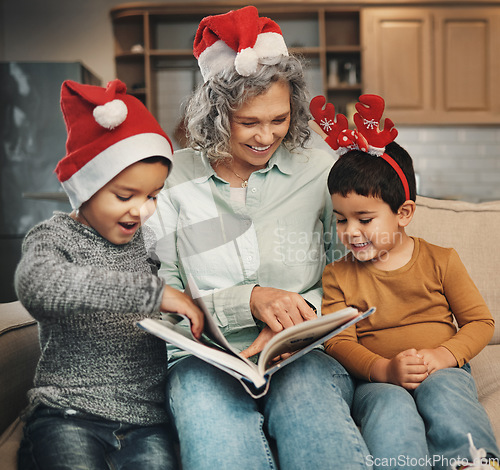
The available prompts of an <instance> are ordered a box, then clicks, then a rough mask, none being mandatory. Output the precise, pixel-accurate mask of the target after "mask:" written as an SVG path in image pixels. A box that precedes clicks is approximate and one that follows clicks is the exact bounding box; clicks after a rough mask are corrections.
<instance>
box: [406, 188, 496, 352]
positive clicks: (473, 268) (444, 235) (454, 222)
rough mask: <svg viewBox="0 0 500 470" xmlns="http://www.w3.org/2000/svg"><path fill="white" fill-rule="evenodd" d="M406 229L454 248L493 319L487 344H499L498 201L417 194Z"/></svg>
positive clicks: (435, 242) (413, 233)
mask: <svg viewBox="0 0 500 470" xmlns="http://www.w3.org/2000/svg"><path fill="white" fill-rule="evenodd" d="M407 233H408V234H409V235H414V236H417V237H421V238H424V239H425V240H427V241H428V242H429V243H434V244H436V245H441V246H446V247H453V248H455V249H456V250H457V252H458V254H459V256H460V258H461V259H462V262H463V263H464V265H465V266H466V268H467V270H468V271H469V274H470V276H471V277H472V279H473V280H474V282H475V283H476V286H477V287H478V289H479V291H480V292H481V294H482V295H483V297H484V300H485V301H486V303H487V305H488V307H489V308H490V311H491V313H492V315H493V318H494V319H495V333H494V335H493V338H492V340H491V342H490V344H500V284H499V274H498V270H499V266H500V248H499V242H500V236H499V234H500V201H494V202H484V203H478V204H475V203H470V202H463V201H448V200H439V199H431V198H426V197H421V196H418V197H417V210H416V212H415V216H414V218H413V220H412V221H411V223H410V225H409V226H408V227H407Z"/></svg>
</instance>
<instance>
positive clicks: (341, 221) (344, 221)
mask: <svg viewBox="0 0 500 470" xmlns="http://www.w3.org/2000/svg"><path fill="white" fill-rule="evenodd" d="M346 222H347V219H337V223H338V224H345V223H346Z"/></svg>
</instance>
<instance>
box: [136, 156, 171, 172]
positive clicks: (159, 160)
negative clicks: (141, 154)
mask: <svg viewBox="0 0 500 470" xmlns="http://www.w3.org/2000/svg"><path fill="white" fill-rule="evenodd" d="M139 161H141V162H143V163H163V165H165V166H166V167H167V168H169V169H170V160H168V159H167V158H165V157H162V156H160V155H154V156H152V157H146V158H143V159H142V160H139Z"/></svg>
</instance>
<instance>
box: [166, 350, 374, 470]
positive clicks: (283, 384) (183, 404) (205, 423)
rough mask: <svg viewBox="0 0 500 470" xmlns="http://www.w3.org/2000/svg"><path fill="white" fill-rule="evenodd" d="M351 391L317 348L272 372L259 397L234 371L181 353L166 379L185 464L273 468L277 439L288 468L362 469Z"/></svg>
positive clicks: (231, 469)
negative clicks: (233, 374) (246, 387)
mask: <svg viewBox="0 0 500 470" xmlns="http://www.w3.org/2000/svg"><path fill="white" fill-rule="evenodd" d="M353 391H354V384H353V381H352V379H351V377H350V376H349V374H348V373H347V372H346V370H345V369H344V368H343V367H342V366H341V365H340V364H339V363H338V362H337V361H336V360H335V359H333V358H332V357H330V356H328V355H327V354H325V353H324V352H323V351H318V350H313V351H311V352H309V353H307V354H306V355H305V356H303V357H301V358H299V359H297V360H296V361H295V362H293V363H291V364H288V365H287V366H286V367H284V368H283V369H281V370H279V371H278V372H277V373H276V374H274V375H273V377H272V379H271V384H270V388H269V391H268V393H267V394H266V395H265V396H264V397H263V398H261V399H258V400H255V399H253V398H252V397H251V396H250V395H249V394H248V393H247V392H246V391H245V389H244V388H243V386H242V385H241V384H240V383H239V382H238V381H237V380H236V379H235V378H233V377H231V376H230V375H229V374H227V373H225V372H222V371H220V370H219V369H217V368H215V367H213V366H211V365H210V364H207V363H205V362H203V361H201V360H199V359H197V358H195V357H192V356H191V357H187V358H185V359H182V360H180V361H179V362H177V363H176V364H175V365H174V366H172V368H171V369H170V371H169V376H168V384H167V395H168V396H169V398H170V409H171V411H172V414H173V416H174V420H175V426H176V428H177V432H178V434H179V441H180V448H181V457H182V466H183V467H182V468H183V470H214V469H217V470H235V469H238V470H256V469H258V470H265V469H276V468H278V467H277V465H276V463H275V461H274V456H273V452H272V451H271V449H272V448H273V444H275V446H276V447H275V448H276V453H277V455H278V457H279V464H280V468H282V469H284V470H331V469H342V470H365V469H366V468H367V467H366V465H365V459H366V455H367V453H368V449H367V448H366V445H365V443H364V441H363V440H362V438H361V435H360V433H359V431H358V429H357V427H356V425H355V424H354V422H353V420H352V418H351V416H350V409H349V406H350V403H351V401H352V395H353ZM270 438H271V439H270ZM271 442H273V444H271Z"/></svg>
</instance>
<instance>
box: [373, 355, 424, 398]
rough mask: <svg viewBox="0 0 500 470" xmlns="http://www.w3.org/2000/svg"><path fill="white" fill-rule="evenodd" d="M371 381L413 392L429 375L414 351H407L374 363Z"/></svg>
mask: <svg viewBox="0 0 500 470" xmlns="http://www.w3.org/2000/svg"><path fill="white" fill-rule="evenodd" d="M370 375H371V379H372V381H376V382H385V383H392V384H394V385H400V386H401V387H403V388H405V389H407V390H415V389H416V388H417V387H418V386H419V385H420V384H421V383H422V382H423V381H424V380H425V379H426V378H427V376H428V375H429V374H428V372H427V365H426V364H425V363H424V359H423V357H422V356H421V355H419V354H418V352H417V350H416V349H407V350H406V351H402V352H400V353H399V354H398V355H397V356H395V357H393V358H392V359H385V358H384V359H379V360H377V361H375V363H374V364H373V366H372V370H371V373H370Z"/></svg>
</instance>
